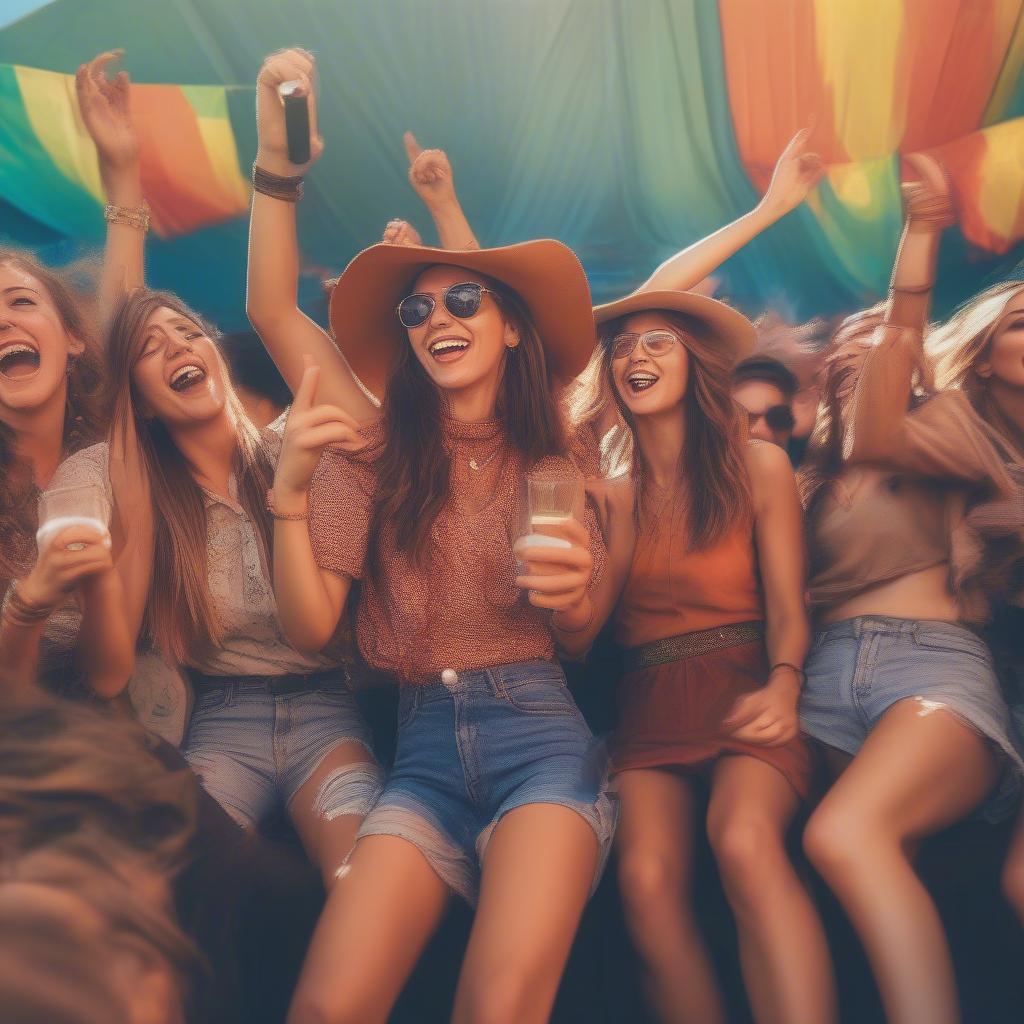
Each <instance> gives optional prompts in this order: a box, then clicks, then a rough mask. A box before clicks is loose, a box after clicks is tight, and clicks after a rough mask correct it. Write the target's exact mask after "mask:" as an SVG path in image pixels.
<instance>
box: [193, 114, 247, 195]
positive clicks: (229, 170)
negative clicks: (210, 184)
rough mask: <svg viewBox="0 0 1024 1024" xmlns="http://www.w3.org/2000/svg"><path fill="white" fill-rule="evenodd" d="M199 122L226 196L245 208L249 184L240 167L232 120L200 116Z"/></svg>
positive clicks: (213, 166)
mask: <svg viewBox="0 0 1024 1024" xmlns="http://www.w3.org/2000/svg"><path fill="white" fill-rule="evenodd" d="M197 122H198V124H199V134H200V136H201V137H202V140H203V145H204V146H205V147H206V154H207V156H209V158H210V165H211V167H212V168H213V175H214V177H215V178H216V180H217V183H218V184H219V185H220V186H221V188H223V189H224V193H225V195H226V196H229V197H231V198H232V199H233V200H235V202H237V203H238V205H239V206H240V207H241V208H243V209H244V208H245V207H247V206H248V205H249V186H248V183H247V182H246V180H245V179H244V178H243V177H242V174H241V172H240V171H239V168H238V151H237V150H236V148H235V135H234V132H232V130H231V122H230V121H228V120H227V118H226V117H225V118H212V117H200V118H197Z"/></svg>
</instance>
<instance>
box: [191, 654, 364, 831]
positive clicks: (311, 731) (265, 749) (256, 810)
mask: <svg viewBox="0 0 1024 1024" xmlns="http://www.w3.org/2000/svg"><path fill="white" fill-rule="evenodd" d="M272 686H273V681H258V680H256V679H254V678H253V677H251V676H250V677H246V678H245V679H244V680H242V679H234V680H225V681H224V682H222V683H217V684H216V685H213V686H211V685H205V686H200V687H197V689H198V693H197V695H196V703H195V707H194V709H193V711H192V717H191V720H190V721H189V725H188V730H187V732H186V734H185V742H184V744H183V746H182V750H181V752H182V754H183V755H184V757H185V760H186V761H188V763H189V765H190V766H191V767H192V770H193V771H194V772H195V773H196V775H197V776H198V777H199V781H200V782H201V783H202V785H203V788H204V789H205V790H206V791H207V792H208V793H209V794H210V796H212V797H213V798H214V799H215V800H216V801H217V803H219V804H220V805H221V806H222V807H223V808H224V810H225V811H227V812H228V814H230V815H231V817H232V818H234V819H235V821H237V822H238V823H239V824H240V825H242V826H243V827H244V828H250V829H254V828H256V827H257V826H258V825H259V824H260V823H261V822H262V821H263V820H264V819H265V818H266V817H267V816H268V815H269V814H270V812H271V811H272V810H274V809H275V808H278V807H287V806H288V804H289V803H290V801H291V799H292V797H294V796H295V794H296V793H297V792H298V791H299V790H300V789H301V788H302V786H303V785H304V784H305V783H306V782H307V781H308V780H309V778H310V776H311V775H312V774H313V772H315V771H316V769H317V768H318V767H319V766H320V763H321V762H322V761H323V759H324V758H325V757H326V756H327V755H328V754H329V753H330V752H331V751H332V750H334V749H335V748H336V747H338V746H340V745H341V744H342V743H348V742H352V741H355V742H357V743H361V744H362V745H363V746H364V747H365V748H366V764H365V765H363V766H360V769H359V770H357V771H351V770H350V771H349V773H348V775H347V776H346V775H343V774H342V773H341V772H339V773H332V775H331V776H328V777H327V779H326V780H325V783H324V786H323V787H322V790H321V792H320V793H318V795H317V798H316V808H317V812H318V813H321V814H322V815H323V816H324V817H325V818H328V819H329V818H333V817H337V816H338V815H340V814H360V815H365V814H366V812H367V811H368V810H369V809H370V806H372V802H373V800H374V799H375V798H376V796H377V794H378V793H379V792H380V782H381V778H380V768H379V767H378V765H377V762H376V760H375V758H374V756H373V754H372V752H371V749H372V748H371V740H370V734H369V730H368V729H367V726H366V724H365V723H364V722H363V719H362V716H361V715H360V713H359V709H358V706H357V704H356V699H355V695H354V694H353V692H352V690H351V688H350V687H349V686H348V684H347V682H346V681H345V679H344V677H343V676H342V675H340V674H339V677H338V681H337V684H336V685H335V684H334V683H327V684H321V685H320V686H319V687H318V688H316V689H309V690H302V689H298V690H296V692H288V693H283V694H278V693H274V692H273V690H272ZM335 774H337V776H338V777H337V779H335V778H334V775H335ZM346 780H348V781H349V783H350V784H349V785H344V784H342V785H339V784H338V782H339V781H340V782H342V783H344V782H345V781H346ZM332 781H333V782H334V784H333V785H332V784H331V783H332Z"/></svg>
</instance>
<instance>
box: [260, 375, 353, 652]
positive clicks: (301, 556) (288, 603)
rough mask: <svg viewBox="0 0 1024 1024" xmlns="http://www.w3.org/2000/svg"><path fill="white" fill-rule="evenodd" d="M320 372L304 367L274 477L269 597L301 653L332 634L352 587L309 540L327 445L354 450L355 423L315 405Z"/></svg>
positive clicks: (320, 644) (319, 646)
mask: <svg viewBox="0 0 1024 1024" xmlns="http://www.w3.org/2000/svg"><path fill="white" fill-rule="evenodd" d="M320 378H321V373H320V368H319V367H317V366H313V365H311V364H309V363H307V365H306V368H305V370H304V373H303V377H302V381H301V382H300V384H299V388H298V390H297V391H296V392H295V401H294V402H293V403H292V407H291V410H290V412H289V413H288V424H287V426H286V428H285V434H284V442H283V444H282V446H281V457H280V459H279V460H278V464H277V472H276V474H275V476H274V489H273V498H272V505H273V513H272V514H273V516H274V594H275V597H276V599H277V613H278V616H279V618H280V620H281V628H282V629H283V630H284V634H285V636H286V637H287V638H288V640H289V642H290V643H292V644H293V645H294V646H295V647H296V648H297V649H298V650H300V651H319V650H321V649H322V648H323V647H324V646H326V644H327V643H328V642H329V641H330V639H331V637H333V636H334V632H335V630H336V629H337V626H338V621H339V619H340V618H341V613H342V611H343V609H344V607H345V601H346V600H347V598H348V592H349V589H350V588H351V585H352V581H351V579H349V578H347V577H343V576H341V575H338V574H335V573H332V572H329V571H327V570H323V569H321V568H320V566H319V565H318V564H317V561H316V557H315V555H314V552H313V544H312V541H311V539H310V535H309V521H308V520H309V503H308V494H309V485H310V482H311V481H312V479H313V474H314V472H315V471H316V468H317V465H318V463H319V462H320V456H321V455H322V453H323V451H324V449H325V448H326V447H327V446H328V445H333V446H336V447H339V448H342V449H345V450H348V451H355V450H358V449H359V448H361V447H362V446H363V441H362V439H361V438H360V437H359V435H358V433H357V429H358V425H357V424H356V422H355V420H354V419H353V418H352V417H351V416H348V415H347V414H346V413H344V412H343V411H342V410H341V409H339V408H337V407H336V406H332V405H317V404H316V399H317V391H318V385H319V382H320Z"/></svg>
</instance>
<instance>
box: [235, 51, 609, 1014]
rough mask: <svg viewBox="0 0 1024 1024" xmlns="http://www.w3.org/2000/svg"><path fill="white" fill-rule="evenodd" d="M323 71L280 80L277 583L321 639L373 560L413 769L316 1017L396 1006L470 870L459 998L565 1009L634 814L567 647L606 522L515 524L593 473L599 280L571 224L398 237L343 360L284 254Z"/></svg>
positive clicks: (401, 742) (281, 598) (276, 153)
mask: <svg viewBox="0 0 1024 1024" xmlns="http://www.w3.org/2000/svg"><path fill="white" fill-rule="evenodd" d="M312 71H313V68H312V61H311V58H309V57H308V55H306V54H303V53H301V52H299V51H288V52H285V53H280V54H276V55H274V56H272V57H271V58H269V59H268V61H267V62H266V63H265V64H264V67H263V69H262V71H261V72H260V85H259V98H258V102H259V120H260V150H259V155H258V158H257V166H258V168H259V170H258V172H257V189H258V193H257V195H256V197H255V199H254V204H253V219H252V245H251V266H250V299H249V309H250V316H251V317H252V319H253V321H254V323H255V325H256V327H257V329H258V330H259V331H260V333H261V335H262V336H263V337H264V341H265V342H266V343H267V345H268V348H270V350H271V352H272V353H273V354H274V356H275V359H276V360H277V361H278V363H279V365H280V367H281V369H282V372H283V373H284V375H285V377H286V379H289V380H290V381H294V382H295V383H296V384H298V392H297V393H296V400H295V403H294V405H293V407H292V412H291V416H290V419H289V423H288V428H287V432H286V439H285V443H284V448H283V452H282V459H281V462H280V464H279V467H278V473H277V476H276V478H275V482H274V487H273V491H272V495H271V501H272V505H273V508H274V514H275V516H276V518H277V522H276V526H275V535H274V576H275V586H276V590H277V598H278V606H279V608H280V609H281V614H282V621H283V624H284V627H285V630H286V632H287V634H288V636H289V638H290V639H291V640H292V641H293V642H294V643H295V644H297V645H298V646H299V647H302V648H307V649H315V648H317V647H319V646H320V645H322V644H323V643H324V642H326V640H327V639H328V638H329V637H330V635H331V634H332V633H333V631H334V627H335V625H336V624H337V622H338V619H339V618H340V616H341V615H342V613H343V610H344V606H345V603H346V600H347V597H348V594H349V591H350V589H351V586H352V583H353V581H356V580H358V581H359V582H360V593H359V600H358V603H357V607H356V621H357V636H358V642H359V645H360V649H361V651H362V653H363V655H364V657H365V658H366V660H367V661H368V662H369V663H370V664H371V665H373V666H374V667H376V668H378V669H383V670H386V671H388V672H390V673H392V674H393V675H394V676H395V677H396V678H397V679H398V681H399V684H400V687H401V697H400V712H399V736H398V752H397V755H396V761H395V765H394V768H393V771H392V774H391V778H390V780H389V782H388V784H387V786H386V788H385V790H384V793H383V794H382V796H381V798H380V800H379V802H378V804H377V806H376V808H375V810H374V811H373V812H372V813H371V815H370V817H369V818H368V819H367V821H366V823H365V826H364V828H363V829H362V831H361V834H360V839H359V841H358V842H357V845H356V848H355V850H354V852H353V855H352V857H351V859H350V862H349V864H348V867H347V871H346V872H345V873H344V875H343V876H342V877H341V879H340V881H339V882H338V883H337V884H336V885H335V886H334V888H333V890H332V892H331V895H330V898H329V901H328V904H327V907H326V909H325V911H324V914H323V916H322V917H321V921H320V924H319V926H318V928H317V932H316V935H315V936H314V940H313V945H312V947H311V949H310V952H309V955H308V957H307V960H306V964H305V967H304V970H303V974H302V978H301V979H300V983H299V988H298V991H297V993H296V996H295V1000H294V1002H293V1005H292V1010H291V1015H290V1019H291V1020H292V1021H311V1020H316V1021H320V1020H330V1021H358V1022H359V1024H364V1022H367V1021H383V1020H385V1019H386V1018H387V1015H388V1013H389V1011H390V1008H391V1006H392V1005H393V1003H394V1001H395V999H396V998H397V996H398V994H399V992H400V990H401V987H402V984H403V982H404V981H405V978H406V977H407V976H408V974H409V972H410V971H411V970H412V968H413V966H414V965H415V963H416V960H417V959H418V957H419V954H420V952H421V951H422V949H423V947H424V945H425V944H426V942H427V940H428V939H429V937H430V935H431V933H432V932H433V931H434V929H435V928H436V927H437V925H438V923H439V922H440V920H441V917H442V915H443V913H444V910H445V906H446V904H447V901H448V898H449V896H450V894H451V893H453V892H454V893H458V894H460V895H462V896H464V897H465V898H467V899H469V900H472V901H475V902H477V903H478V908H477V914H476V920H475V923H474V927H473V932H472V935H471V937H470V941H469V946H468V949H467V952H466V956H465V960H464V962H463V967H462V974H461V977H460V981H459V986H458V990H457V993H456V997H455V1007H454V1011H453V1014H454V1015H453V1020H455V1021H462V1022H468V1021H474V1022H478V1021H483V1020H487V1021H509V1022H511V1021H515V1022H517V1024H518V1022H529V1021H538V1022H539V1021H543V1020H546V1019H547V1018H548V1015H549V1013H550V1010H551V1006H552V1003H553V1001H554V997H555V992H556V989H557V985H558V980H559V978H560V975H561V972H562V968H563V966H564V963H565V960H566V957H567V956H568V952H569V947H570V945H571V942H572V938H573V935H574V933H575V930H576V925H577V922H578V920H579V916H580V914H581V912H582V910H583V906H584V904H585V901H586V899H587V895H588V893H589V891H590V888H591V886H592V884H593V882H594V880H595V878H596V877H597V874H598V873H599V871H600V867H601V864H602V862H603V858H604V854H605V852H606V850H607V847H608V845H609V843H610V839H611V832H612V826H613V817H614V814H613V808H612V805H611V803H610V800H609V798H608V796H607V794H606V792H605V784H604V770H603V766H602V763H601V756H600V753H599V752H598V751H597V750H596V749H595V747H594V743H593V738H592V736H591V734H590V732H589V730H588V728H587V726H586V724H585V722H584V721H583V718H582V716H581V715H580V713H579V711H578V710H577V709H576V707H575V704H574V703H573V701H572V698H571V696H570V695H569V693H568V691H567V689H566V688H565V682H564V676H563V675H562V672H561V669H560V668H559V666H558V663H557V662H556V661H555V660H554V655H555V647H556V644H557V645H558V646H559V647H562V648H565V649H570V650H571V649H573V648H575V646H576V643H575V641H574V637H575V636H576V634H577V633H579V632H580V631H581V630H583V629H584V628H585V627H586V626H587V625H588V623H589V621H590V619H591V617H592V615H593V607H592V603H591V591H592V583H593V581H594V580H596V579H597V578H598V577H599V575H600V573H599V569H600V566H601V563H602V562H603V560H604V547H603V543H602V541H601V537H600V533H599V531H598V529H597V526H596V522H595V521H594V520H593V517H592V516H589V515H586V514H583V515H581V516H580V519H570V520H568V521H567V522H563V523H562V524H561V526H559V527H554V528H551V530H550V532H551V533H552V534H557V537H555V536H552V537H550V538H548V539H547V543H533V544H529V545H526V546H523V545H517V546H516V551H515V552H513V549H512V539H514V536H515V530H514V529H510V524H512V523H514V522H516V521H517V519H518V516H519V513H520V511H521V507H522V502H521V500H520V496H519V495H520V485H521V483H522V481H523V477H524V475H525V474H527V473H529V474H530V475H531V478H532V477H537V478H538V479H547V480H551V481H562V482H566V481H567V482H568V483H569V484H570V485H575V486H576V487H577V489H578V490H579V492H580V493H581V492H582V475H581V474H580V472H579V470H578V469H577V468H576V467H575V465H574V464H573V463H572V461H571V460H570V459H569V458H568V456H567V454H566V450H565V440H564V437H563V430H562V424H561V419H560V415H559V410H558V407H557V404H556V401H555V397H554V392H553V390H552V388H551V387H550V385H549V383H548V380H549V373H550V374H552V375H554V374H558V375H559V376H561V377H564V378H568V377H572V376H575V375H576V374H577V373H579V372H580V370H582V368H583V367H584V366H585V364H586V361H587V358H588V356H589V354H590V351H591V348H592V345H593V321H592V317H591V307H590V295H589V289H588V287H587V282H586V277H585V275H584V273H583V269H582V267H581V266H580V264H579V261H578V260H577V259H576V257H575V256H574V255H573V254H572V252H571V251H569V250H568V249H566V248H565V247H564V246H562V245H560V244H559V243H557V242H551V241H540V242H529V243H525V244H523V245H517V246H510V247H507V248H505V249H496V250H483V251H474V252H460V253H449V252H445V251H443V250H436V249H428V248H424V247H415V248H406V247H396V246H389V245H378V246H374V247H372V248H370V249H368V250H366V251H365V252H363V253H361V254H359V255H358V256H357V257H356V258H355V259H354V260H353V261H352V263H351V264H350V265H349V267H348V268H347V270H346V271H345V273H344V274H343V275H342V276H341V278H340V280H339V282H338V284H337V286H336V287H335V289H334V292H333V295H332V299H331V324H332V329H333V332H334V336H335V338H336V340H337V343H338V346H339V348H340V350H341V352H342V353H343V359H344V361H347V364H348V366H350V367H351V370H352V371H353V373H354V374H355V376H356V378H358V382H356V381H354V380H353V378H351V377H350V376H349V375H348V373H347V372H338V371H339V369H340V370H342V371H344V369H345V363H344V362H343V360H342V356H339V352H338V349H336V348H334V345H333V343H332V342H331V340H330V339H329V338H328V337H327V336H326V335H324V334H323V333H322V332H320V331H319V329H318V328H316V327H315V326H314V325H312V324H311V323H310V322H309V321H308V320H305V319H304V318H302V317H301V314H298V312H297V310H296V308H295V293H294V274H293V275H292V278H291V280H290V281H288V282H282V281H281V279H280V276H279V272H280V271H279V268H280V260H281V258H282V254H283V255H284V257H285V258H286V259H287V258H289V256H291V257H293V256H294V252H295V228H294V212H293V211H294V207H293V206H292V205H290V204H289V202H288V200H289V199H293V198H295V192H296V191H297V187H296V183H295V181H294V177H295V171H296V168H294V167H292V165H290V164H289V163H288V162H287V158H286V155H285V153H286V147H285V141H284V139H285V136H284V124H283V117H282V116H281V114H280V106H279V102H278V100H277V86H278V85H279V84H280V83H281V82H283V81H288V80H298V81H299V82H300V83H301V84H300V86H299V88H300V90H302V91H305V92H306V94H307V95H309V97H310V102H311V105H312V95H311V90H310V89H309V85H310V78H311V75H312ZM311 113H314V120H313V123H314V125H315V112H313V111H311ZM314 148H315V147H314ZM264 285H266V288H264ZM289 345H291V346H292V347H291V349H290V350H288V346H289ZM303 355H307V356H311V357H313V360H315V361H316V362H317V363H319V364H321V366H322V367H323V370H324V372H323V373H322V376H321V368H320V366H316V367H314V366H306V367H305V368H304V369H303V363H302V358H301V357H302V356H303ZM360 383H361V385H362V387H360V386H359V384H360ZM318 387H319V391H320V394H319V395H318V394H317V391H318ZM364 389H365V390H364ZM367 391H368V392H371V393H372V394H374V395H376V396H379V398H380V399H381V402H382V404H381V407H380V409H379V411H378V409H377V408H376V406H375V405H374V403H373V402H371V401H370V400H369V399H368V398H367V397H366V392H367ZM324 399H327V401H328V402H329V403H333V404H326V405H325V404H317V402H318V401H323V400H324ZM339 406H341V407H343V408H344V409H345V411H342V408H339ZM328 445H334V446H338V445H341V446H344V447H346V448H347V449H348V452H343V451H340V450H338V448H337V447H332V448H328V447H327V446H328ZM360 445H361V446H362V450H359V451H355V450H354V449H356V448H358V447H360ZM325 449H326V450H325ZM322 452H323V453H324V454H323V458H322V459H321V453H322ZM551 541H556V544H554V545H552V544H550V542H551ZM517 556H518V558H519V559H520V560H521V561H520V566H519V567H518V568H517V566H516V557H517Z"/></svg>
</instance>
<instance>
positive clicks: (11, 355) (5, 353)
mask: <svg viewBox="0 0 1024 1024" xmlns="http://www.w3.org/2000/svg"><path fill="white" fill-rule="evenodd" d="M38 370H39V353H38V352H37V351H36V350H35V349H34V348H33V347H32V346H31V345H29V344H27V343H26V342H24V341H10V342H8V343H7V344H6V345H4V346H3V348H0V374H2V375H3V376H4V377H6V378H7V379H8V380H26V379H28V378H29V377H32V376H34V375H35V374H36V372H37V371H38Z"/></svg>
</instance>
